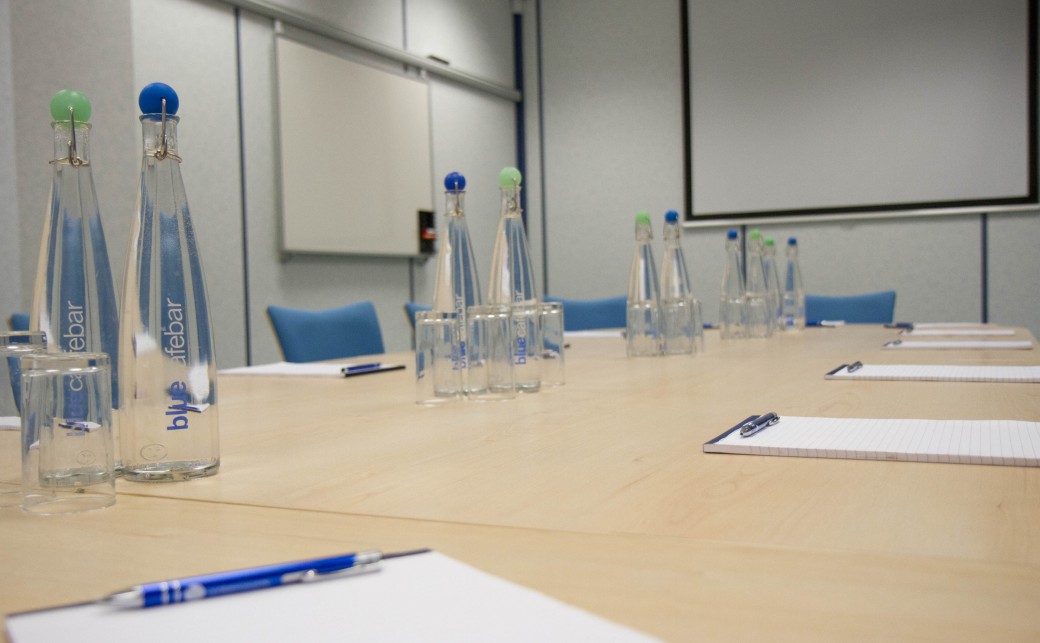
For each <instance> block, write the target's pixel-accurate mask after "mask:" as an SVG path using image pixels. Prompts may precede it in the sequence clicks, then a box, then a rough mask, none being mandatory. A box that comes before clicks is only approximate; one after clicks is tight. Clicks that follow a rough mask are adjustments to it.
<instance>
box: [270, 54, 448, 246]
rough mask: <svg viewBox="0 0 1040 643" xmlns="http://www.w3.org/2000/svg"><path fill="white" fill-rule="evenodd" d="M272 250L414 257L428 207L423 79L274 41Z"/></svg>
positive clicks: (427, 130) (427, 114)
mask: <svg viewBox="0 0 1040 643" xmlns="http://www.w3.org/2000/svg"><path fill="white" fill-rule="evenodd" d="M275 47H276V59H277V65H278V108H279V121H280V122H279V131H280V136H281V138H280V148H281V181H282V183H281V192H282V249H283V250H284V251H285V252H288V253H321V254H351V255H380V256H416V255H418V254H419V225H418V217H419V215H418V212H419V211H420V210H433V170H432V166H431V153H430V96H429V86H428V85H427V83H426V82H424V81H421V80H418V79H414V78H410V77H406V76H403V75H399V74H394V73H391V72H388V71H384V70H380V69H376V68H375V67H371V66H368V65H363V64H360V63H357V62H354V61H351V60H347V59H345V58H341V57H339V56H334V55H332V54H329V53H326V52H324V51H320V50H318V49H314V48H312V47H308V46H306V45H302V44H300V43H297V42H294V41H292V40H289V39H287V38H284V37H279V38H277V39H276V41H275Z"/></svg>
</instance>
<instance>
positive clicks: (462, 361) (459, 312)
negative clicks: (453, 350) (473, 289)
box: [455, 295, 468, 370]
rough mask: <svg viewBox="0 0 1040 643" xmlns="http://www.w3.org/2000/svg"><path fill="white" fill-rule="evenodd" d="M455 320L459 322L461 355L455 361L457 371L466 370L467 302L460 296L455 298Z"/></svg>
mask: <svg viewBox="0 0 1040 643" xmlns="http://www.w3.org/2000/svg"><path fill="white" fill-rule="evenodd" d="M455 319H456V320H457V327H458V332H459V355H458V359H456V360H455V369H456V370H465V368H466V359H467V358H466V337H467V334H468V332H467V329H466V321H465V319H466V300H465V299H464V298H462V297H461V296H459V295H456V296H455Z"/></svg>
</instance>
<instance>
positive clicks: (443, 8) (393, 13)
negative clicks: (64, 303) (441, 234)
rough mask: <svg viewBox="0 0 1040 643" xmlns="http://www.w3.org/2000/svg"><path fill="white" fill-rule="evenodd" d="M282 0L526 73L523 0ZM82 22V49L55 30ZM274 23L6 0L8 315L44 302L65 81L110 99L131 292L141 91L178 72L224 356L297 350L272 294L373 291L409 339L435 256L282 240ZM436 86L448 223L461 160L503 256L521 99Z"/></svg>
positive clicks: (170, 0)
mask: <svg viewBox="0 0 1040 643" xmlns="http://www.w3.org/2000/svg"><path fill="white" fill-rule="evenodd" d="M275 4H280V5H282V6H284V7H286V8H288V9H292V10H296V11H300V12H304V13H307V14H309V15H311V16H312V17H315V18H318V19H322V20H324V21H326V22H328V23H329V24H332V25H335V26H336V27H338V28H339V29H342V30H344V31H347V32H350V33H352V34H355V35H358V36H361V37H363V38H367V39H369V40H373V41H376V42H379V43H382V44H385V45H390V46H392V47H395V48H398V49H404V50H407V51H410V52H413V53H416V54H418V55H422V56H426V55H428V54H434V55H436V56H438V57H440V58H444V59H447V60H450V61H451V64H452V66H453V67H455V68H458V69H461V70H464V71H467V72H469V73H471V74H474V75H477V76H480V77H483V78H486V79H488V80H492V81H494V82H496V83H498V84H501V85H505V86H512V84H513V46H512V15H513V13H512V6H511V3H510V2H509V1H508V0H500V1H498V2H483V1H482V0H410V1H407V2H385V1H381V0H352V1H350V2H321V1H319V0H281V1H280V2H276V3H275ZM236 14H237V15H236ZM66 24H67V25H70V26H72V28H75V29H79V30H81V31H82V33H83V34H84V37H83V38H81V39H79V40H78V41H77V50H76V54H77V55H75V56H69V55H68V51H67V50H66V49H65V48H63V47H60V46H57V42H58V41H57V39H56V35H55V29H54V27H55V25H66ZM286 31H287V32H289V33H290V35H292V33H293V32H292V30H291V29H288V28H287V29H286ZM274 33H275V24H274V21H272V20H271V19H268V18H264V17H261V16H258V15H255V14H252V13H250V12H249V11H247V10H241V11H238V12H236V10H235V8H234V7H233V6H232V5H230V4H227V3H224V2H219V1H217V0H92V1H91V2H89V3H86V2H78V1H76V0H53V1H50V2H46V3H40V2H32V1H30V0H13V1H11V2H8V0H0V105H13V106H14V110H0V223H2V225H3V228H4V229H5V230H17V234H16V235H10V234H5V235H3V238H2V240H0V244H2V245H0V262H2V263H0V267H5V268H8V267H9V268H10V269H9V270H5V271H4V274H5V275H9V276H11V277H9V278H10V279H11V281H10V283H5V284H4V285H3V288H2V290H0V314H2V315H3V317H5V318H6V317H7V316H8V315H9V314H10V313H11V312H15V311H19V310H28V308H29V305H30V303H31V299H32V282H33V278H34V275H35V268H36V266H35V262H36V256H37V253H38V247H39V240H40V235H41V232H42V226H43V221H42V218H41V217H42V214H43V212H44V207H45V204H46V200H47V193H48V192H47V191H48V189H49V185H50V166H49V165H48V164H47V161H48V160H49V159H50V155H51V149H50V148H51V136H50V132H49V121H50V119H49V115H48V105H49V102H50V97H51V95H53V93H54V92H55V91H57V90H58V89H60V88H62V87H74V88H77V89H80V90H81V91H83V92H84V93H85V94H86V95H87V96H88V97H90V99H91V101H92V102H93V104H94V117H93V119H92V120H93V123H94V137H93V140H92V153H93V159H94V178H95V182H96V184H97V190H98V198H99V201H100V203H101V208H102V220H103V223H104V226H105V230H106V235H107V239H108V246H109V253H110V256H111V260H112V265H113V271H114V272H115V274H116V281H117V284H116V287H117V289H119V288H120V286H121V281H122V274H123V271H124V265H125V261H126V258H125V255H126V248H127V244H128V234H129V225H130V221H131V218H132V216H133V212H134V198H135V195H136V191H137V183H138V173H139V167H140V126H139V123H138V120H137V115H138V110H137V109H136V99H137V94H138V92H139V91H140V88H141V87H143V86H144V85H146V84H147V83H150V82H154V81H162V82H166V83H168V84H170V85H171V86H173V87H174V88H175V89H177V91H178V93H179V95H180V99H181V110H180V115H181V118H182V120H181V124H180V127H179V135H180V140H179V144H180V152H181V155H182V156H183V157H184V163H183V164H182V169H183V174H184V181H185V186H186V188H187V192H188V199H189V203H190V206H191V213H192V217H193V219H194V222H195V225H196V229H197V231H198V234H199V244H200V249H201V252H202V256H203V265H204V267H205V270H206V275H207V285H208V290H209V298H210V304H211V306H210V307H211V310H212V314H213V323H214V327H215V332H216V341H217V350H218V364H219V366H221V367H228V366H236V365H241V364H245V363H247V361H251V362H252V363H264V362H271V361H276V360H278V359H281V355H280V352H279V350H278V346H277V342H276V341H275V338H274V335H273V332H272V331H271V329H270V326H269V324H268V321H267V318H266V314H265V312H264V311H265V308H266V306H267V305H268V304H281V305H287V306H297V307H303V308H323V307H331V306H336V305H342V304H345V303H349V302H352V301H357V300H361V299H371V300H373V301H374V302H375V303H376V307H377V310H378V314H379V317H380V322H381V324H382V328H383V333H384V340H385V343H386V345H387V348H388V350H403V349H407V348H408V347H409V346H410V330H409V327H408V325H407V321H406V318H405V316H404V312H403V308H402V306H403V304H404V302H405V301H407V300H410V299H417V300H420V301H423V300H426V299H428V293H429V292H430V291H431V290H432V287H433V279H434V274H433V270H434V263H433V262H426V263H422V262H420V261H418V260H414V261H413V260H408V259H385V258H357V257H343V256H306V257H305V256H294V257H285V256H283V255H282V253H281V252H280V242H279V230H280V220H279V216H280V206H279V203H280V196H279V192H278V189H279V186H278V175H277V167H278V163H277V158H278V157H277V154H278V141H277V136H276V132H277V129H278V128H277V120H276V119H277V109H276V105H275V102H276V101H275V96H276V94H275V82H276V78H275V66H274V59H273V41H274ZM86 34H89V37H86ZM295 35H297V36H299V37H300V38H302V39H304V40H306V41H307V42H308V44H313V45H314V46H319V47H322V48H325V49H328V50H331V51H336V52H338V53H341V54H343V55H347V56H352V57H355V58H360V59H364V60H367V61H368V62H372V63H374V64H383V65H386V64H390V63H388V62H387V61H385V60H376V59H374V58H373V57H372V56H371V55H367V54H365V53H363V52H360V51H358V50H356V49H351V48H350V47H346V46H344V45H342V44H338V43H336V42H331V41H328V40H326V39H323V38H321V37H316V36H313V35H308V34H300V33H297V34H295ZM240 62H241V68H240V66H239V63H240ZM413 72H414V70H413ZM239 84H241V93H242V99H241V101H240V100H239ZM430 92H431V104H432V107H431V124H432V130H433V157H434V176H431V177H430V180H431V182H432V183H433V185H434V186H435V187H434V194H435V195H436V198H435V203H436V206H437V213H438V221H439V220H440V216H441V215H442V214H443V197H442V196H441V195H442V188H441V187H440V180H439V179H438V177H440V178H443V176H444V174H446V173H447V172H450V171H452V170H458V171H461V172H463V173H464V174H466V175H467V177H468V178H469V184H470V189H469V191H468V192H469V194H468V200H467V203H468V206H469V213H470V227H471V232H472V235H473V237H474V243H475V244H476V247H477V249H478V253H477V254H478V256H477V260H478V262H480V264H481V265H485V266H486V265H488V264H489V263H490V258H491V257H490V255H491V243H492V240H493V236H494V231H495V226H496V225H497V220H498V208H499V198H498V190H497V176H498V170H499V169H500V168H501V167H502V166H504V165H512V164H515V163H516V146H515V141H514V137H515V112H514V104H513V103H512V102H511V101H508V100H505V99H501V98H495V97H491V96H489V95H487V94H484V93H482V92H480V91H479V90H474V89H470V88H467V87H464V86H461V85H457V84H455V83H452V82H449V81H444V80H438V79H436V78H431V79H430ZM240 107H241V110H240ZM243 168H244V171H243Z"/></svg>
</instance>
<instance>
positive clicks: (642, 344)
mask: <svg viewBox="0 0 1040 643" xmlns="http://www.w3.org/2000/svg"><path fill="white" fill-rule="evenodd" d="M635 235H636V247H635V252H634V253H633V254H632V266H631V268H630V270H629V273H628V310H627V313H626V317H625V338H626V352H627V353H628V356H629V357H653V356H655V355H660V354H661V339H662V335H661V296H660V290H659V287H658V281H657V264H656V263H655V262H654V253H653V249H652V248H651V246H650V244H651V242H652V241H653V238H654V234H653V230H652V228H651V227H650V215H649V214H648V213H646V212H645V211H641V212H638V213H637V214H636V231H635Z"/></svg>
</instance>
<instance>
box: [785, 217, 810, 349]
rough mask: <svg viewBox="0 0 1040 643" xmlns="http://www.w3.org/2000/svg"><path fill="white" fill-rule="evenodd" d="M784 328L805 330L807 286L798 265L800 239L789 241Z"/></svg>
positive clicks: (790, 239) (792, 238) (793, 238)
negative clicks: (804, 284)
mask: <svg viewBox="0 0 1040 643" xmlns="http://www.w3.org/2000/svg"><path fill="white" fill-rule="evenodd" d="M783 315H784V326H786V327H787V328H794V329H800V328H805V286H803V285H802V268H801V266H799V264H798V239H796V238H795V237H791V238H789V239H788V240H787V266H786V268H785V270H784V303H783Z"/></svg>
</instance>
